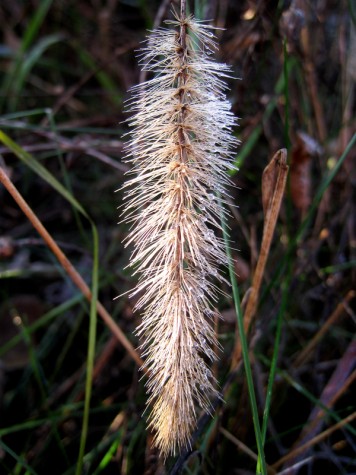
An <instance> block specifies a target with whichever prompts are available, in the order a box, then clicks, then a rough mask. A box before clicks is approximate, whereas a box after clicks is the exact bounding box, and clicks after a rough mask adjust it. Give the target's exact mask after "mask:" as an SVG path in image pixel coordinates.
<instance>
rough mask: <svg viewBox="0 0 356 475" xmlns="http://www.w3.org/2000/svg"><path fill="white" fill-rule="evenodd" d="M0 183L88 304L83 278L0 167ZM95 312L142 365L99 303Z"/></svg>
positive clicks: (88, 290)
mask: <svg viewBox="0 0 356 475" xmlns="http://www.w3.org/2000/svg"><path fill="white" fill-rule="evenodd" d="M0 182H1V183H2V184H3V185H4V187H5V188H6V189H7V191H8V192H9V193H10V195H11V196H12V197H13V199H14V200H15V201H16V203H17V204H18V206H19V208H20V209H21V210H22V211H23V213H24V214H25V215H26V217H27V218H28V219H29V221H30V222H31V224H32V226H33V227H34V228H35V229H36V231H37V232H38V233H39V234H40V236H41V237H42V238H43V240H44V241H45V243H46V244H47V246H48V247H49V249H50V250H51V251H52V252H53V254H54V255H55V256H56V258H57V259H58V261H59V263H60V264H61V266H62V267H63V269H64V270H65V272H66V273H67V274H68V276H69V277H70V279H71V280H72V281H73V283H74V284H75V285H76V286H77V287H78V289H79V290H80V291H81V292H82V293H83V295H84V297H85V298H86V299H87V300H88V301H89V302H90V301H91V298H92V293H91V291H90V289H89V287H88V286H87V284H86V283H85V282H84V280H83V278H82V277H81V275H80V274H79V273H78V271H77V270H76V269H75V268H74V267H73V265H72V264H71V262H70V261H69V259H68V258H67V257H66V255H65V254H64V253H63V251H62V250H61V249H60V248H59V247H58V245H57V243H56V242H55V241H54V239H53V238H52V236H51V235H50V234H49V233H48V231H47V230H46V228H45V227H44V226H43V224H42V223H41V221H40V220H39V219H38V217H37V216H36V215H35V213H34V212H33V211H32V209H31V208H30V207H29V205H28V204H27V203H26V201H25V200H24V198H23V197H22V196H21V194H20V193H19V191H18V190H17V188H16V187H15V186H14V185H13V183H12V182H11V180H10V178H9V177H8V176H7V174H6V173H5V171H4V169H3V168H2V167H0ZM97 311H98V314H99V315H100V317H101V318H102V319H103V320H104V322H105V324H106V325H107V326H108V328H109V329H110V330H111V332H112V333H113V334H114V335H115V336H116V338H117V339H118V341H119V342H120V343H121V344H122V346H123V347H124V348H125V349H126V351H127V352H128V353H129V355H130V356H131V358H132V359H133V360H134V361H135V362H136V363H137V364H138V365H139V366H141V365H142V360H141V358H140V356H139V355H138V353H137V352H136V350H135V349H134V347H133V346H132V345H131V343H130V342H129V340H128V339H127V338H126V336H125V334H124V333H123V331H122V330H121V329H120V328H119V326H118V325H117V324H116V323H115V321H114V320H113V319H112V317H111V316H110V314H109V313H108V312H107V310H106V309H105V308H104V306H103V305H102V304H101V303H100V302H99V301H98V302H97Z"/></svg>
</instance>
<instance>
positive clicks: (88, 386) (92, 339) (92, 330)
mask: <svg viewBox="0 0 356 475" xmlns="http://www.w3.org/2000/svg"><path fill="white" fill-rule="evenodd" d="M98 275H99V236H98V233H97V230H96V228H95V227H94V226H93V272H92V289H91V291H92V299H91V302H90V323H89V341H88V355H87V373H86V381H85V400H84V414H83V425H82V432H81V436H80V447H79V455H78V463H77V469H76V475H81V474H82V473H83V459H84V453H85V444H86V439H87V435H88V427H89V411H90V398H91V390H92V381H93V368H94V359H95V345H96V326H97V312H96V305H97V298H98Z"/></svg>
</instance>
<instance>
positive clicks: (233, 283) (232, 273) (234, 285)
mask: <svg viewBox="0 0 356 475" xmlns="http://www.w3.org/2000/svg"><path fill="white" fill-rule="evenodd" d="M219 201H220V205H221V206H222V204H221V197H220V196H219ZM221 225H222V229H223V235H224V242H225V250H226V256H227V258H228V263H229V264H228V266H229V275H230V281H231V286H232V293H233V300H234V305H235V311H236V317H237V326H238V330H239V335H240V340H241V348H242V357H243V362H244V367H245V373H246V381H247V387H248V393H249V398H250V405H251V411H252V419H253V425H254V430H255V437H256V443H257V449H258V455H259V459H260V461H261V464H260V467H259V466H257V470H256V473H262V474H263V475H266V474H267V468H266V461H265V456H264V450H263V441H262V433H261V427H260V422H259V417H258V409H257V402H256V395H255V388H254V384H253V378H252V370H251V364H250V359H249V351H248V346H247V338H246V334H245V330H244V322H243V314H242V309H241V302H240V295H239V290H238V286H237V280H236V275H235V270H234V264H233V259H232V255H231V250H230V245H229V235H228V231H227V224H226V217H225V215H224V214H222V218H221Z"/></svg>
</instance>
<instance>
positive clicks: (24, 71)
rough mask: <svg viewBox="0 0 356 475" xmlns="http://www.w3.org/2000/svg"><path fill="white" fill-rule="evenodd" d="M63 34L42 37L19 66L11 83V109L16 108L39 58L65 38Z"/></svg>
mask: <svg viewBox="0 0 356 475" xmlns="http://www.w3.org/2000/svg"><path fill="white" fill-rule="evenodd" d="M63 38H64V37H63V35H59V34H56V35H50V36H47V37H46V38H42V39H41V40H40V41H39V42H38V43H37V44H36V45H35V46H34V47H33V48H32V50H31V51H29V52H28V54H27V56H26V59H24V61H22V62H21V64H20V65H19V67H18V70H17V74H16V77H15V78H14V81H13V84H12V85H11V94H10V99H9V109H10V110H15V109H16V107H17V104H18V101H19V99H20V91H21V90H22V87H23V85H24V83H25V81H26V78H27V76H28V75H29V73H30V71H31V69H32V68H33V67H34V65H35V64H36V63H37V61H38V60H39V58H40V57H41V56H42V55H43V53H44V52H45V51H46V49H48V48H49V47H50V46H52V45H54V44H56V43H58V42H59V41H62V40H63Z"/></svg>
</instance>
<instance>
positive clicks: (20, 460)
mask: <svg viewBox="0 0 356 475" xmlns="http://www.w3.org/2000/svg"><path fill="white" fill-rule="evenodd" d="M0 447H2V449H3V450H4V452H7V453H8V454H9V455H11V457H12V458H14V459H15V460H16V462H17V465H18V466H19V467H20V468H25V469H26V470H27V472H28V473H31V474H32V475H38V473H37V472H35V470H33V468H31V467H30V466H29V464H28V463H27V462H26V460H24V459H23V458H22V457H20V456H19V455H17V454H16V453H15V452H14V451H13V450H12V449H11V448H10V447H9V446H8V445H6V444H5V442H4V441H2V440H1V439H0Z"/></svg>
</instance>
